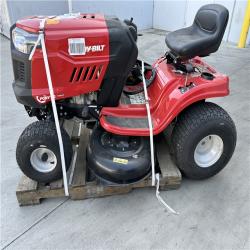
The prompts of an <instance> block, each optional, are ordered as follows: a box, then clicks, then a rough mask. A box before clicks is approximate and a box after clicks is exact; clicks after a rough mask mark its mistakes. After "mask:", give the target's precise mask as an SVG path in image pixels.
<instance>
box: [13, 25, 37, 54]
mask: <svg viewBox="0 0 250 250" xmlns="http://www.w3.org/2000/svg"><path fill="white" fill-rule="evenodd" d="M37 39H38V34H34V33H29V32H27V31H25V30H22V29H19V28H17V27H16V28H15V29H13V31H12V41H13V44H14V46H15V48H16V49H17V50H18V51H20V52H22V53H25V54H29V53H30V52H31V50H32V48H33V46H34V45H35V43H36V41H37Z"/></svg>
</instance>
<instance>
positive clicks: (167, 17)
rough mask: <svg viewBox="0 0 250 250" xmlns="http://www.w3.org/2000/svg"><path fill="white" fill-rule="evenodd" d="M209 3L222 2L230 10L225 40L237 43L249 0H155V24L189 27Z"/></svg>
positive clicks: (160, 27)
mask: <svg viewBox="0 0 250 250" xmlns="http://www.w3.org/2000/svg"><path fill="white" fill-rule="evenodd" d="M208 3H218V4H222V5H224V6H225V7H226V8H227V9H228V10H229V21H228V25H227V29H226V31H225V35H224V40H225V41H230V42H233V43H237V42H238V40H239V36H240V32H241V26H242V22H243V19H244V15H245V9H246V4H247V0H176V1H174V0H155V2H154V16H153V26H154V28H157V29H164V30H168V31H173V30H176V29H180V28H183V27H187V26H189V25H191V24H192V23H193V20H194V16H195V14H196V12H197V10H198V9H199V8H200V7H201V6H202V5H205V4H208ZM249 43H250V38H249V39H248V44H249Z"/></svg>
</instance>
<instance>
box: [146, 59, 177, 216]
mask: <svg viewBox="0 0 250 250" xmlns="http://www.w3.org/2000/svg"><path fill="white" fill-rule="evenodd" d="M141 65H142V81H143V89H144V95H145V104H146V109H147V117H148V127H149V137H150V154H151V166H152V186H155V180H156V198H157V199H158V201H159V202H161V203H162V204H163V205H164V206H165V207H166V208H167V209H168V211H170V212H171V213H174V214H178V213H177V212H176V211H174V210H173V209H172V208H171V207H170V206H169V205H168V204H167V203H166V202H165V201H164V200H163V199H162V198H161V196H160V191H159V187H160V175H159V174H158V173H157V174H155V157H154V134H153V125H152V118H151V113H150V106H149V98H148V91H147V85H146V80H145V76H144V61H142V62H141Z"/></svg>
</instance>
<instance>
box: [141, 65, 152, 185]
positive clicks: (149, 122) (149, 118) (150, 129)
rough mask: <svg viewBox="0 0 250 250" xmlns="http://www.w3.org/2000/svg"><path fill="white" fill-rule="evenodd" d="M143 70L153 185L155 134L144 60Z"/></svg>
mask: <svg viewBox="0 0 250 250" xmlns="http://www.w3.org/2000/svg"><path fill="white" fill-rule="evenodd" d="M141 70H142V82H143V89H144V95H145V104H146V109H147V117H148V127H149V138H150V153H151V166H152V186H155V157H154V155H155V154H154V135H153V125H152V118H151V113H150V106H149V98H148V91H147V85H146V81H145V76H144V62H143V61H142V62H141Z"/></svg>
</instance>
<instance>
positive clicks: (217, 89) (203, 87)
mask: <svg viewBox="0 0 250 250" xmlns="http://www.w3.org/2000/svg"><path fill="white" fill-rule="evenodd" d="M193 63H194V64H197V66H200V67H202V68H206V71H208V72H211V73H213V75H214V76H215V78H214V79H213V80H212V81H210V80H205V79H204V78H202V77H201V76H200V74H193V75H191V76H190V77H189V78H188V84H189V83H190V82H193V83H194V84H195V87H193V88H192V89H190V90H188V91H187V92H185V93H184V94H182V93H181V91H180V89H179V88H180V87H183V86H184V84H185V76H183V75H180V74H177V73H175V72H174V71H173V70H174V68H173V66H172V65H170V64H167V63H166V61H165V60H164V61H162V59H159V60H158V61H157V62H156V63H155V64H154V67H155V69H156V71H157V75H156V78H155V80H154V82H153V84H152V85H151V86H150V87H149V88H148V95H149V99H150V110H151V115H152V119H153V127H154V134H155V135H156V134H159V133H161V132H162V131H163V130H164V129H165V128H166V127H167V126H168V125H169V124H170V123H171V121H172V120H173V119H174V118H175V117H176V116H177V115H178V114H179V113H180V112H181V111H182V110H183V109H185V108H186V107H187V106H189V105H191V104H192V103H195V102H197V101H200V100H204V99H207V98H211V97H219V96H226V95H228V94H229V88H228V85H229V79H228V77H227V76H225V75H223V74H220V73H218V72H216V71H215V70H214V69H213V68H212V67H210V66H209V65H207V64H205V63H204V62H203V61H202V60H201V59H200V58H199V57H196V58H195V59H193ZM107 115H112V116H118V117H131V118H136V117H146V108H145V105H135V104H133V105H122V104H121V105H119V106H118V107H115V108H108V107H105V108H103V109H102V112H101V119H100V123H101V125H102V127H103V128H104V129H106V130H107V131H109V132H112V133H115V134H120V135H133V136H149V130H148V129H136V128H133V129H132V128H124V127H117V126H114V125H112V124H110V123H108V122H107V121H106V119H105V116H107Z"/></svg>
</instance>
